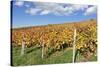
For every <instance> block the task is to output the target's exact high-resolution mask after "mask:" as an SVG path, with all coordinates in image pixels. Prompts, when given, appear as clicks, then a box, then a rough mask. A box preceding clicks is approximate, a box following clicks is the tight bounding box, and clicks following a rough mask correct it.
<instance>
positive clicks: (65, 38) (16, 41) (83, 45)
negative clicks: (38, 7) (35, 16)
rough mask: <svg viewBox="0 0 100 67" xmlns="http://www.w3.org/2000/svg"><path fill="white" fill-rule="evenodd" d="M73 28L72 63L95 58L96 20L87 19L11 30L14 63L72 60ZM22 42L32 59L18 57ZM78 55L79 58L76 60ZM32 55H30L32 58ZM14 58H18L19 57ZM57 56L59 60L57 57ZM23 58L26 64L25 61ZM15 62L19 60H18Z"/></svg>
mask: <svg viewBox="0 0 100 67" xmlns="http://www.w3.org/2000/svg"><path fill="white" fill-rule="evenodd" d="M75 29H76V40H75V44H76V46H75V48H76V60H75V62H83V61H95V60H97V56H96V55H97V21H96V20H87V21H81V22H72V23H63V24H48V25H44V26H33V27H23V28H14V29H12V39H11V40H12V41H11V44H12V50H13V51H12V56H13V59H12V60H13V61H14V62H13V64H14V65H25V64H51V63H70V62H72V49H73V41H74V38H73V37H74V30H75ZM22 42H24V43H25V44H24V45H25V54H24V56H25V57H27V58H28V59H30V58H31V59H33V60H28V59H22V58H21V57H22V56H20V51H21V49H22V48H21V46H22ZM67 51H68V53H67ZM32 52H33V54H32ZM78 54H79V55H78ZM55 55H56V56H55ZM77 55H78V57H80V59H77ZM31 56H33V58H32V57H31ZM68 57H69V59H68ZM17 58H19V60H18V59H17ZM34 58H36V59H35V60H36V62H35V61H34ZM38 58H39V59H38ZM43 58H45V59H43ZM58 58H59V60H57V59H58ZM53 59H54V60H53ZM26 60H27V63H26V62H25V61H26ZM18 61H22V62H21V63H18Z"/></svg>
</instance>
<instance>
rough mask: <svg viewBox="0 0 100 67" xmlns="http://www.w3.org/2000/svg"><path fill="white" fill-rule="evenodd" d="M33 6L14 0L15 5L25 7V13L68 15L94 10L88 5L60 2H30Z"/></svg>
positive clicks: (94, 8) (92, 11)
mask: <svg viewBox="0 0 100 67" xmlns="http://www.w3.org/2000/svg"><path fill="white" fill-rule="evenodd" d="M32 3H33V5H34V6H30V5H29V4H24V2H16V3H15V4H16V5H17V6H23V5H24V6H25V7H27V9H26V13H28V14H31V15H36V14H38V15H47V14H50V13H51V14H53V15H59V16H68V15H72V14H75V12H78V11H85V13H83V14H84V15H90V14H92V13H94V12H95V11H96V7H93V6H92V7H89V6H88V5H79V4H76V5H72V4H60V3H47V2H46V3H45V2H32Z"/></svg>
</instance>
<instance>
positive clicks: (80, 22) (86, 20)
mask: <svg viewBox="0 0 100 67" xmlns="http://www.w3.org/2000/svg"><path fill="white" fill-rule="evenodd" d="M93 20H94V21H97V20H96V19H93ZM87 21H91V19H89V20H83V21H78V22H63V23H58V24H50V25H60V24H70V23H82V22H87ZM48 25H49V24H47V25H37V26H23V27H22V26H21V27H14V28H13V27H12V29H20V28H30V27H40V26H43V27H44V26H48Z"/></svg>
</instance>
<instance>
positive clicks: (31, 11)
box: [26, 8, 41, 15]
mask: <svg viewBox="0 0 100 67" xmlns="http://www.w3.org/2000/svg"><path fill="white" fill-rule="evenodd" d="M40 10H41V9H38V8H30V9H28V10H26V13H29V14H31V15H36V14H37V13H38V12H39V11H40Z"/></svg>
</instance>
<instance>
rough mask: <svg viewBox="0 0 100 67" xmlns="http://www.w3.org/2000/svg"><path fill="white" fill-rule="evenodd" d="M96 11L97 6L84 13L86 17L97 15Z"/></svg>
mask: <svg viewBox="0 0 100 67" xmlns="http://www.w3.org/2000/svg"><path fill="white" fill-rule="evenodd" d="M96 11H97V8H96V6H92V7H90V8H88V9H87V10H86V12H85V13H84V15H91V14H95V13H96Z"/></svg>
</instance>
